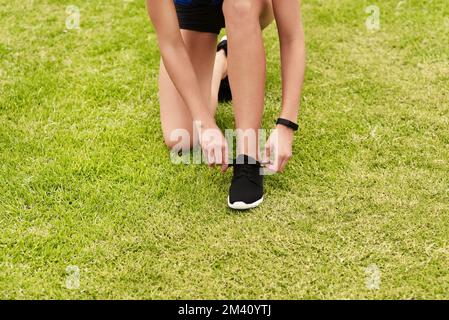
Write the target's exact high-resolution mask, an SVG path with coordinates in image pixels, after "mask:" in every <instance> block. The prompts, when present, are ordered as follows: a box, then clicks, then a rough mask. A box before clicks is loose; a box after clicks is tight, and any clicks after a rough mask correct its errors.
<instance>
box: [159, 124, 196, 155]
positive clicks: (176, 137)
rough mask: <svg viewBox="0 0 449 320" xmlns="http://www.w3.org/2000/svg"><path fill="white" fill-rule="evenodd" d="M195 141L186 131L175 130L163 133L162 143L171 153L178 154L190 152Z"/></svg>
mask: <svg viewBox="0 0 449 320" xmlns="http://www.w3.org/2000/svg"><path fill="white" fill-rule="evenodd" d="M193 140H195V139H194V138H193V137H192V135H191V134H190V131H189V130H187V129H176V130H172V131H171V132H164V142H165V145H166V146H167V148H168V149H169V150H171V151H175V152H179V151H185V150H190V149H191V148H192V146H193V145H194V143H195V142H194V141H193Z"/></svg>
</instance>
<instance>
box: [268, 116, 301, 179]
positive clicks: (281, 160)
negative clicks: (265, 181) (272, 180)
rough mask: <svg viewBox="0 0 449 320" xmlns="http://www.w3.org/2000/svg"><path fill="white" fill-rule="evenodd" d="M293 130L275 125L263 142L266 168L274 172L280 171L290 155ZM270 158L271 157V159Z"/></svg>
mask: <svg viewBox="0 0 449 320" xmlns="http://www.w3.org/2000/svg"><path fill="white" fill-rule="evenodd" d="M293 138H294V131H293V130H292V129H290V128H287V127H285V126H283V125H277V126H276V129H275V130H273V132H272V133H271V135H270V137H269V138H268V141H267V143H266V144H265V159H264V162H265V163H268V165H267V166H266V168H267V169H268V170H270V171H274V172H282V171H284V169H285V166H286V165H287V162H288V161H289V160H290V159H291V157H292V145H293ZM271 158H272V159H271Z"/></svg>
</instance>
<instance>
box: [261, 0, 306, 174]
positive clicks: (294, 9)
mask: <svg viewBox="0 0 449 320" xmlns="http://www.w3.org/2000/svg"><path fill="white" fill-rule="evenodd" d="M272 1H273V11H274V16H275V19H276V24H277V27H278V33H279V42H280V46H281V67H282V111H281V114H280V116H279V117H280V118H284V119H287V120H290V121H292V122H295V123H297V122H298V112H299V104H300V98H301V90H302V85H303V82H304V72H305V68H306V50H305V40H304V30H303V26H302V21H301V12H300V1H299V0H272ZM293 138H294V135H293V130H292V129H290V128H287V127H285V126H283V125H277V126H276V130H275V132H274V133H273V134H271V136H270V138H269V139H268V142H267V143H266V145H265V155H266V159H265V161H267V162H268V161H269V159H270V157H271V156H273V158H274V159H273V160H272V161H269V162H270V165H268V168H269V169H270V170H272V171H277V172H281V171H283V170H284V168H285V166H286V165H287V162H288V161H289V160H290V158H291V157H292V145H293Z"/></svg>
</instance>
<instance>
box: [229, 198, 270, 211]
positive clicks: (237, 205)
mask: <svg viewBox="0 0 449 320" xmlns="http://www.w3.org/2000/svg"><path fill="white" fill-rule="evenodd" d="M262 202H263V197H262V198H260V199H259V200H257V201H256V202H253V203H245V202H243V201H237V202H234V203H230V202H229V197H228V206H229V208H231V209H234V210H248V209H253V208H255V207H258V206H260V204H261V203H262Z"/></svg>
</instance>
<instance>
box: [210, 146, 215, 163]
mask: <svg viewBox="0 0 449 320" xmlns="http://www.w3.org/2000/svg"><path fill="white" fill-rule="evenodd" d="M208 161H209V167H213V166H214V164H215V154H214V149H213V148H212V149H210V150H209V152H208Z"/></svg>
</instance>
